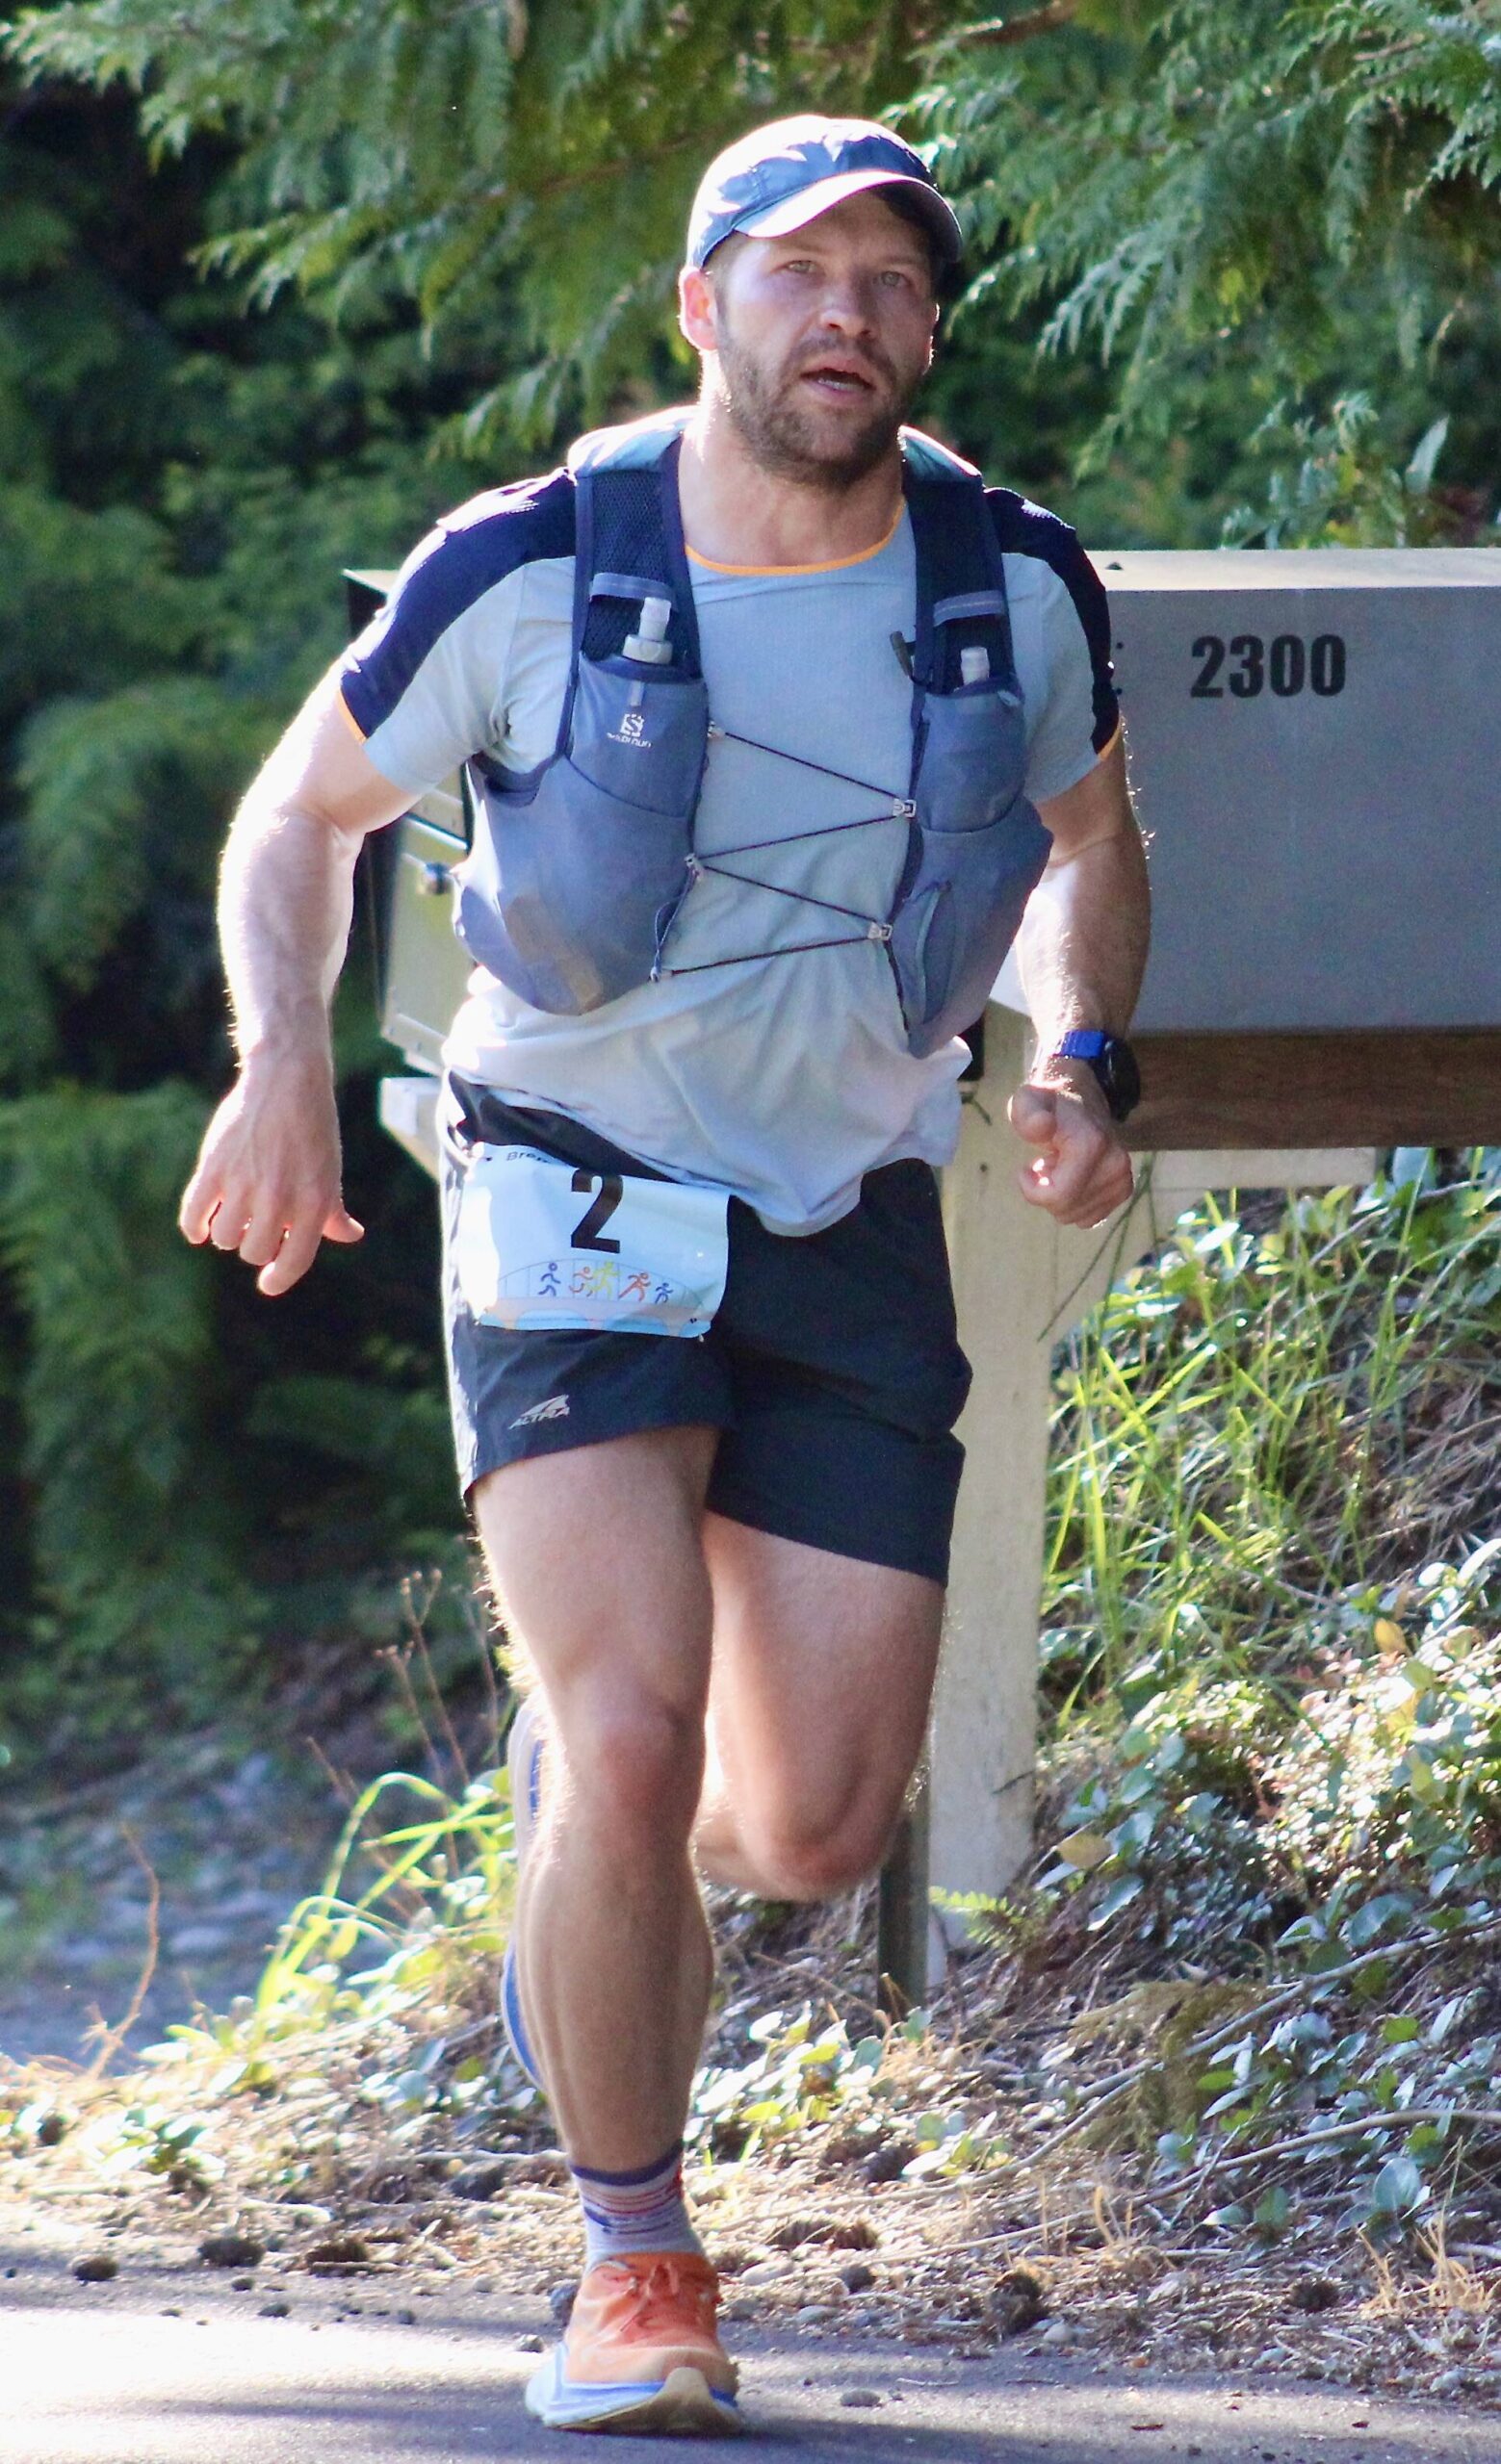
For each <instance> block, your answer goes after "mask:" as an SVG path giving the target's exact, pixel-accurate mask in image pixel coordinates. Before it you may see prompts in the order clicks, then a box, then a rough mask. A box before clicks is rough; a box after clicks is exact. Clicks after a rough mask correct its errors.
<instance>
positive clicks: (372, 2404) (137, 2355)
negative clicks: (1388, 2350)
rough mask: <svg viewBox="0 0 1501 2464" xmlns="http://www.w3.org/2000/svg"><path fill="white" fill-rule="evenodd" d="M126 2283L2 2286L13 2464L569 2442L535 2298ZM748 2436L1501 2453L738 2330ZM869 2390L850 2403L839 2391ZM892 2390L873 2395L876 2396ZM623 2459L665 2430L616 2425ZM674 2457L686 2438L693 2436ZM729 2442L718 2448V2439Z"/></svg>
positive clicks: (1425, 2431)
mask: <svg viewBox="0 0 1501 2464" xmlns="http://www.w3.org/2000/svg"><path fill="white" fill-rule="evenodd" d="M164 2289H165V2288H160V2287H158V2288H156V2289H155V2290H154V2291H153V2292H152V2293H151V2295H150V2296H149V2299H150V2303H151V2306H149V2307H147V2306H145V2303H144V2302H143V2301H142V2299H141V2298H140V2297H139V2296H133V2295H132V2293H131V2291H130V2289H129V2288H127V2287H124V2286H121V2285H115V2286H109V2287H105V2288H100V2290H99V2293H98V2294H97V2295H95V2294H94V2293H93V2292H91V2291H90V2290H88V2289H86V2288H84V2287H81V2286H80V2287H75V2288H73V2290H72V2292H71V2293H70V2294H69V2295H68V2296H67V2297H65V2298H63V2297H59V2289H55V2288H50V2287H49V2288H48V2290H47V2291H46V2292H43V2291H42V2289H41V2288H40V2287H38V2288H37V2291H36V2293H35V2294H33V2295H31V2296H30V2297H28V2294H27V2291H26V2290H25V2288H23V2287H21V2286H19V2285H18V2284H17V2283H16V2282H7V2283H0V2457H3V2458H4V2464H480V2459H482V2460H483V2464H511V2459H513V2458H514V2459H517V2464H521V2459H525V2458H531V2457H537V2456H543V2455H547V2456H551V2457H552V2458H553V2459H554V2464H558V2457H559V2453H561V2454H562V2455H563V2456H565V2457H566V2456H567V2455H569V2454H571V2453H576V2452H578V2447H577V2446H563V2445H562V2443H561V2442H560V2441H559V2440H558V2438H557V2437H556V2434H552V2433H548V2432H543V2431H539V2430H537V2429H536V2428H535V2427H534V2425H532V2424H531V2422H530V2421H529V2420H528V2418H527V2416H526V2415H525V2414H524V2413H523V2411H522V2409H521V2403H520V2390H521V2384H522V2380H523V2378H524V2377H525V2374H526V2373H527V2371H528V2370H529V2369H531V2367H532V2366H533V2363H532V2359H531V2355H529V2354H528V2353H526V2352H524V2351H523V2350H522V2349H521V2348H520V2339H521V2337H522V2336H523V2335H525V2334H528V2333H531V2332H534V2331H535V2330H536V2329H537V2327H538V2326H539V2324H540V2304H531V2305H526V2306H525V2307H524V2308H516V2307H509V2308H507V2307H506V2306H505V2305H504V2304H502V2303H500V2302H492V2303H490V2304H488V2305H485V2306H486V2311H487V2315H486V2317H485V2318H484V2319H483V2321H482V2322H477V2320H476V2318H475V2304H474V2300H473V2297H468V2298H466V2299H464V2300H463V2302H462V2303H461V2304H460V2303H458V2302H454V2303H453V2304H449V2303H447V2302H446V2301H445V2300H444V2298H443V2297H439V2298H437V2299H434V2300H430V2301H425V2302H424V2303H423V2304H422V2308H421V2312H420V2313H419V2314H418V2316H417V2318H416V2320H415V2323H412V2324H402V2323H400V2322H398V2321H396V2320H395V2319H389V2320H386V2319H377V2318H372V2317H366V2316H361V2317H360V2318H358V2319H353V2320H340V2319H336V2318H334V2317H333V2316H331V2315H326V2316H324V2317H323V2318H322V2319H317V2318H315V2317H314V2316H312V2315H301V2314H303V2313H304V2312H305V2313H308V2314H310V2313H311V2312H312V2310H313V2308H314V2307H315V2306H319V2307H324V2308H326V2309H331V2303H330V2302H328V2301H326V2300H324V2301H321V2302H319V2303H318V2304H317V2305H315V2304H314V2302H313V2301H311V2300H304V2299H303V2298H298V2301H297V2303H296V2304H295V2309H294V2315H292V2316H289V2317H287V2318H283V2319H269V2318H264V2317H262V2316H260V2315H259V2313H258V2297H257V2296H255V2295H251V2294H246V2295H245V2296H243V2297H241V2298H240V2300H239V2301H237V2302H230V2301H229V2300H227V2299H225V2298H224V2297H222V2296H221V2295H220V2291H219V2288H218V2287H217V2286H207V2287H205V2288H204V2289H203V2290H201V2291H190V2290H188V2289H187V2288H181V2298H182V2302H183V2306H182V2309H181V2313H180V2315H179V2316H176V2317H172V2316H169V2315H165V2314H164V2311H163V2309H162V2307H161V2300H162V2291H163V2290H164ZM737 2342H738V2349H739V2351H740V2353H741V2355H742V2357H743V2359H744V2361H745V2364H746V2372H745V2376H746V2386H747V2392H748V2395H749V2411H750V2415H751V2418H752V2421H753V2424H754V2426H755V2428H756V2430H757V2431H758V2433H759V2435H758V2436H756V2437H755V2438H754V2439H753V2440H750V2441H747V2442H745V2443H744V2445H743V2446H742V2447H741V2449H740V2450H739V2451H740V2452H741V2453H743V2454H744V2455H745V2456H746V2458H747V2464H751V2459H755V2464H761V2459H765V2464H780V2459H787V2464H793V2459H795V2464H981V2459H984V2464H1023V2459H1025V2464H1126V2459H1129V2464H1151V2460H1152V2459H1155V2458H1159V2457H1166V2456H1170V2455H1173V2456H1184V2457H1187V2456H1200V2457H1202V2458H1203V2460H1204V2464H1253V2459H1255V2464H1273V2459H1275V2464H1497V2459H1498V2458H1501V2417H1497V2416H1496V2415H1494V2414H1491V2415H1476V2414H1466V2413H1465V2412H1464V2411H1463V2410H1462V2409H1459V2408H1455V2407H1446V2408H1443V2409H1440V2408H1438V2407H1435V2406H1427V2405H1425V2406H1418V2405H1397V2404H1381V2403H1375V2402H1367V2401H1366V2400H1363V2399H1361V2398H1360V2397H1359V2396H1353V2395H1349V2394H1346V2393H1343V2392H1340V2391H1331V2390H1330V2389H1328V2388H1310V2387H1301V2386H1296V2385H1293V2384H1291V2383H1289V2382H1287V2381H1280V2382H1274V2383H1271V2384H1269V2385H1267V2386H1266V2387H1264V2388H1262V2389H1261V2390H1259V2391H1253V2390H1241V2389H1232V2388H1229V2387H1227V2386H1226V2385H1225V2384H1224V2383H1223V2382H1221V2383H1218V2384H1215V2385H1209V2384H1206V2383H1204V2382H1203V2381H1194V2380H1184V2379H1166V2378H1160V2377H1153V2376H1151V2375H1149V2374H1147V2373H1145V2372H1123V2373H1119V2374H1109V2375H1106V2374H1101V2373H1100V2371H1098V2370H1097V2369H1094V2368H1092V2367H1091V2366H1090V2365H1089V2364H1088V2363H1087V2362H1082V2361H1068V2362H1064V2361H1059V2362H1054V2363H1050V2364H1046V2365H1045V2364H1043V2363H1041V2362H1038V2361H1036V2360H1029V2359H1027V2358H1025V2357H1024V2356H1022V2355H1017V2356H1016V2357H1015V2358H1011V2357H1000V2358H997V2359H996V2360H993V2361H985V2362H963V2361H956V2360H954V2359H953V2358H951V2357H950V2356H949V2355H947V2354H944V2353H938V2352H930V2351H923V2350H910V2349H907V2348H899V2347H894V2348H893V2347H892V2346H889V2345H888V2346H881V2347H870V2346H862V2345H860V2344H857V2343H855V2342H854V2341H852V2340H851V2341H849V2342H840V2343H838V2344H830V2343H816V2344H815V2343H811V2342H808V2343H798V2342H796V2341H794V2340H793V2339H792V2338H790V2337H783V2338H776V2337H771V2336H765V2335H755V2334H752V2333H749V2332H748V2331H746V2330H744V2329H741V2330H740V2331H739V2332H738V2337H737ZM850 2394H858V2395H860V2396H862V2397H864V2398H866V2399H867V2401H866V2402H864V2403H863V2404H861V2405H860V2406H859V2407H850V2406H847V2405H845V2404H843V2403H842V2402H841V2398H842V2397H844V2396H846V2395H850ZM872 2396H874V2397H878V2398H879V2399H880V2401H879V2402H878V2403H875V2404H872V2403H870V2402H869V2401H868V2399H869V2398H870V2397H872ZM666 2451H667V2449H666V2443H665V2442H663V2441H651V2440H644V2439H634V2438H632V2439H626V2438H616V2439H612V2440H611V2441H610V2443H609V2445H608V2447H604V2448H599V2449H596V2450H595V2452H597V2453H599V2454H600V2455H601V2456H602V2458H603V2457H608V2458H609V2459H610V2464H615V2459H616V2458H618V2459H620V2464H627V2459H629V2458H631V2457H633V2456H634V2457H636V2458H638V2459H641V2464H645V2459H647V2458H648V2457H654V2458H658V2459H660V2458H662V2456H663V2455H664V2453H665V2452H666ZM671 2451H672V2452H674V2453H681V2452H682V2450H681V2449H680V2448H677V2447H674V2448H673V2449H672V2450H671ZM710 2452H713V2453H721V2452H722V2453H729V2452H733V2450H729V2449H719V2448H715V2449H712V2450H711V2451H710Z"/></svg>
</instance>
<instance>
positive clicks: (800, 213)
mask: <svg viewBox="0 0 1501 2464" xmlns="http://www.w3.org/2000/svg"><path fill="white" fill-rule="evenodd" d="M866 189H907V190H909V191H910V192H911V195H912V200H913V203H914V204H915V205H916V206H917V207H918V209H919V212H920V214H921V216H922V219H923V221H924V222H925V223H926V224H927V227H928V229H929V231H931V233H932V235H933V238H934V240H935V241H936V242H937V244H938V247H939V249H940V252H941V253H942V255H943V257H944V259H945V263H946V264H948V265H957V264H958V262H959V259H960V258H961V256H962V255H963V254H964V234H963V232H962V231H961V230H960V228H959V224H958V221H957V219H956V218H955V216H954V211H953V208H952V206H951V205H950V204H949V203H948V201H947V199H946V198H945V197H942V196H940V194H939V192H938V191H937V189H935V188H930V187H929V186H928V184H927V182H926V180H915V179H910V178H909V177H908V176H907V174H906V173H905V172H904V171H879V170H869V171H835V172H832V173H831V174H830V176H829V178H828V179H826V180H815V182H814V184H813V186H812V187H811V188H806V189H799V190H798V192H797V194H796V195H795V196H789V197H784V198H783V200H782V202H781V204H780V205H768V206H767V208H766V210H765V212H764V214H758V215H756V216H754V217H752V218H748V219H747V220H746V221H744V222H738V223H737V224H736V226H735V227H736V229H737V230H738V231H742V232H743V233H744V234H745V237H746V238H747V239H748V240H780V239H782V238H784V237H785V236H786V234H787V233H788V232H789V231H801V230H802V229H803V228H804V226H805V224H807V223H809V222H815V221H816V220H817V218H818V217H819V215H820V214H827V213H828V211H829V209H830V207H831V206H836V205H842V204H843V202H844V199H845V198H846V197H847V196H859V195H860V194H861V193H862V192H863V191H865V190H866Z"/></svg>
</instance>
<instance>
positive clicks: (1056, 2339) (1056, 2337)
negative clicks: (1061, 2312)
mask: <svg viewBox="0 0 1501 2464" xmlns="http://www.w3.org/2000/svg"><path fill="white" fill-rule="evenodd" d="M1077 2337H1078V2329H1077V2327H1076V2326H1075V2325H1074V2322H1073V2320H1072V2319H1054V2320H1053V2322H1052V2323H1051V2325H1050V2326H1047V2327H1045V2328H1044V2329H1043V2332H1042V2334H1041V2335H1040V2336H1039V2338H1038V2340H1037V2341H1038V2343H1039V2344H1042V2345H1046V2346H1047V2347H1048V2349H1049V2350H1056V2349H1057V2348H1058V2347H1059V2346H1060V2345H1072V2344H1074V2342H1075V2341H1076V2340H1077Z"/></svg>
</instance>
